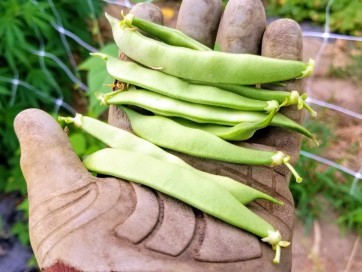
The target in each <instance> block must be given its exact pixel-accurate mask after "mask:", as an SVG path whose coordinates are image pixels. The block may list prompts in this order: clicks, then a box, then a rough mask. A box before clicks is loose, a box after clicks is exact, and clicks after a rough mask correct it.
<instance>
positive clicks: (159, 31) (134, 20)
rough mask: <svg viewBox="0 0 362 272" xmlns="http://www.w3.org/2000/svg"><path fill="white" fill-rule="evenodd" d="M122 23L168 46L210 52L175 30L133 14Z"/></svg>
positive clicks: (128, 15) (207, 48) (205, 47)
mask: <svg viewBox="0 0 362 272" xmlns="http://www.w3.org/2000/svg"><path fill="white" fill-rule="evenodd" d="M124 22H125V23H126V24H127V25H128V26H134V27H137V28H139V29H140V30H142V31H144V32H146V33H147V34H150V35H152V36H154V37H156V38H158V39H160V40H161V41H163V42H165V43H167V44H170V45H175V46H182V47H186V48H190V49H195V50H200V51H207V50H210V48H209V47H207V46H205V45H203V44H202V43H199V42H198V41H196V40H194V39H192V38H190V37H188V36H187V35H185V34H184V33H183V32H181V31H179V30H177V29H172V31H171V30H170V29H171V28H169V27H166V26H162V25H159V24H155V23H152V22H149V21H147V20H144V19H142V18H139V17H136V16H134V15H133V14H127V15H126V17H125V18H124Z"/></svg>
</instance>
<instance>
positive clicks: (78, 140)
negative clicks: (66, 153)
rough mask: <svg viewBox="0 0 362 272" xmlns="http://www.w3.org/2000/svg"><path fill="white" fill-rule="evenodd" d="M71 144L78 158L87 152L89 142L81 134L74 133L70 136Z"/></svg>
mask: <svg viewBox="0 0 362 272" xmlns="http://www.w3.org/2000/svg"><path fill="white" fill-rule="evenodd" d="M69 141H70V144H71V145H72V147H73V149H74V152H75V153H76V154H77V155H78V156H82V155H83V154H84V152H85V151H86V147H87V141H86V139H85V136H84V135H83V134H81V133H77V132H76V133H72V135H70V136H69Z"/></svg>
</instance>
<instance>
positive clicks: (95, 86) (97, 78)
mask: <svg viewBox="0 0 362 272" xmlns="http://www.w3.org/2000/svg"><path fill="white" fill-rule="evenodd" d="M100 52H102V53H105V54H107V55H110V56H113V57H117V54H118V47H117V45H116V44H115V43H111V44H108V45H106V46H104V47H103V48H102V49H100ZM79 70H84V71H87V85H88V87H89V91H88V94H87V95H88V98H89V105H88V113H87V115H88V116H92V117H98V116H99V115H100V114H101V113H102V112H104V111H105V110H106V107H104V106H101V105H100V103H99V100H98V99H96V93H98V92H100V93H108V92H110V91H112V88H111V87H109V86H105V84H113V82H114V79H113V78H112V77H111V76H109V75H108V73H107V69H106V64H105V62H104V61H103V60H101V59H100V58H97V57H89V58H88V59H86V60H85V61H84V62H83V63H81V64H80V65H79Z"/></svg>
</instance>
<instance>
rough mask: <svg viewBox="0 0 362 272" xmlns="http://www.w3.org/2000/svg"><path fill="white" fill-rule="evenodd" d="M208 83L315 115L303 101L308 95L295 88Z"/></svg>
mask: <svg viewBox="0 0 362 272" xmlns="http://www.w3.org/2000/svg"><path fill="white" fill-rule="evenodd" d="M195 83H196V82H195ZM200 84H202V83H200ZM210 85H211V86H215V87H218V88H220V89H223V90H227V91H229V92H233V93H236V94H238V95H241V96H244V97H248V98H251V99H256V100H264V101H269V100H271V99H273V100H276V101H278V103H280V107H284V106H290V105H297V106H298V109H299V110H300V109H302V108H305V109H306V110H307V111H308V112H309V113H310V115H312V116H313V117H316V116H317V112H316V111H314V110H313V109H312V108H311V107H310V106H309V105H308V104H307V103H306V102H305V100H306V99H307V97H308V95H307V94H306V93H303V94H300V93H299V92H298V91H296V90H294V91H291V92H288V91H271V90H266V89H258V88H255V87H252V86H243V85H233V84H222V83H211V84H210Z"/></svg>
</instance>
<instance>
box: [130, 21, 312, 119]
mask: <svg viewBox="0 0 362 272" xmlns="http://www.w3.org/2000/svg"><path fill="white" fill-rule="evenodd" d="M125 23H126V24H127V25H129V26H135V27H137V28H139V29H141V30H142V31H145V32H147V33H148V34H151V35H153V36H154V37H156V38H157V39H160V40H161V41H163V42H165V43H167V44H170V45H175V46H181V47H187V48H191V49H195V50H199V51H211V49H210V48H208V47H207V46H204V45H202V44H200V43H199V42H198V41H196V40H194V39H192V38H190V37H188V36H187V35H185V34H183V33H182V32H180V31H179V30H177V29H173V28H169V27H164V26H161V25H158V24H155V23H152V22H148V21H146V20H143V19H142V18H138V17H135V16H133V15H132V14H128V15H127V16H126V17H125ZM200 84H202V83H200ZM211 85H212V86H215V87H219V88H221V89H225V90H228V91H231V92H234V93H237V94H239V95H242V96H245V97H248V98H251V99H256V100H264V101H269V100H277V101H278V102H279V103H280V104H282V105H283V106H288V105H298V109H302V108H305V109H306V110H307V111H308V112H309V113H310V114H311V115H312V116H314V117H315V116H316V115H317V113H316V112H315V111H314V110H313V109H312V108H311V107H309V106H308V104H307V103H306V102H305V99H306V98H307V95H306V94H302V95H300V94H299V92H298V91H296V90H294V91H292V92H288V91H273V92H271V91H270V90H265V89H257V88H255V87H251V86H241V85H232V84H222V83H213V84H211ZM145 88H146V87H145ZM146 89H147V88H146Z"/></svg>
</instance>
